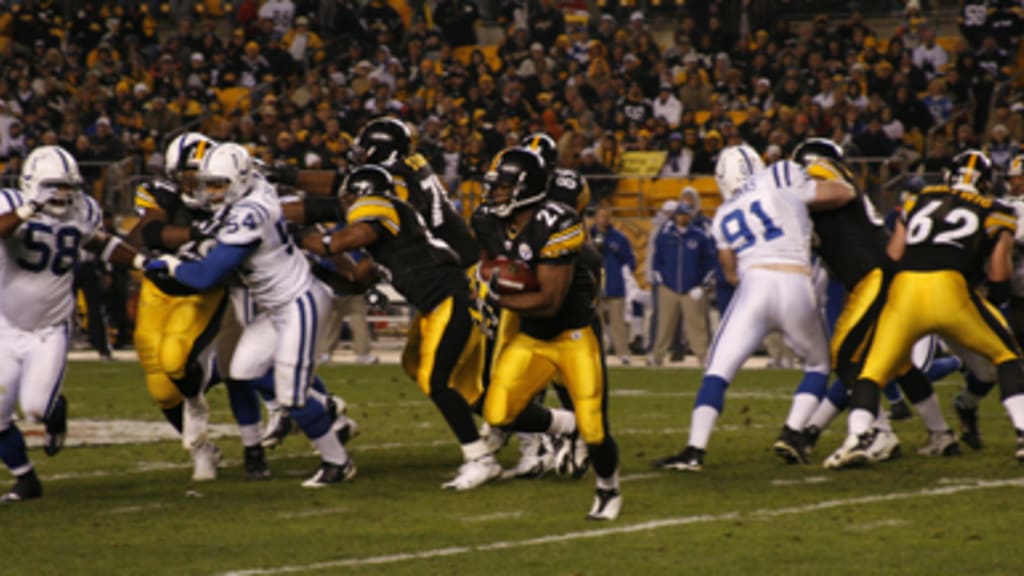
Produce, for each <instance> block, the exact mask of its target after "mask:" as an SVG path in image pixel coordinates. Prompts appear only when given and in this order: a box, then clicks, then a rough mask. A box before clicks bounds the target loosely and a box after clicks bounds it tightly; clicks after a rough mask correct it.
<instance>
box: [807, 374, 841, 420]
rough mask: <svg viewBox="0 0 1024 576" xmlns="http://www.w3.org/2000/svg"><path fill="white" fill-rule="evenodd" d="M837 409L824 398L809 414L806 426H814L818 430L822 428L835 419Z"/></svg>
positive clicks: (830, 401) (837, 412)
mask: <svg viewBox="0 0 1024 576" xmlns="http://www.w3.org/2000/svg"><path fill="white" fill-rule="evenodd" d="M837 382H838V380H837ZM839 411H840V410H839V408H837V407H836V405H835V404H833V403H832V400H830V399H829V398H825V399H823V400H822V401H821V403H820V404H818V408H817V409H816V410H815V411H814V414H811V419H810V420H808V421H807V426H815V427H817V428H818V430H824V429H826V428H828V426H829V424H831V423H832V421H833V420H835V418H836V416H837V415H838V414H839Z"/></svg>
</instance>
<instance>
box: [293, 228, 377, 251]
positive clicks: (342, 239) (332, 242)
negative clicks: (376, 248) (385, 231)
mask: <svg viewBox="0 0 1024 576" xmlns="http://www.w3.org/2000/svg"><path fill="white" fill-rule="evenodd" d="M378 238H380V232H379V231H378V229H377V226H376V225H375V224H374V223H371V222H356V223H353V224H350V225H349V226H347V227H345V228H343V229H341V230H338V231H337V232H334V233H332V234H325V235H322V236H321V235H320V234H316V233H314V234H307V235H306V236H304V237H303V238H302V248H303V249H305V250H309V251H310V252H312V253H313V254H316V255H318V256H329V255H331V254H339V253H342V252H348V251H349V250H356V249H358V248H365V247H366V246H369V245H370V244H373V243H374V242H376V241H377V239H378Z"/></svg>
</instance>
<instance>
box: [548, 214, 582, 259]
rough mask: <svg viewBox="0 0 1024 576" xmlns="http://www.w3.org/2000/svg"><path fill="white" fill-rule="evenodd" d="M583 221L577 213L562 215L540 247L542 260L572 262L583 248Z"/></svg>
mask: <svg viewBox="0 0 1024 576" xmlns="http://www.w3.org/2000/svg"><path fill="white" fill-rule="evenodd" d="M583 241H584V234H583V223H582V222H580V220H579V217H578V216H576V215H575V212H574V213H573V214H572V215H569V214H565V215H562V216H561V217H560V218H559V219H558V220H557V221H556V222H555V225H554V226H553V227H552V230H551V232H550V233H549V234H548V237H547V240H546V241H545V242H544V245H543V246H542V247H541V249H540V258H539V260H540V262H542V263H545V264H565V263H569V262H572V261H573V260H575V259H576V256H577V255H578V254H579V253H580V250H581V249H582V248H583Z"/></svg>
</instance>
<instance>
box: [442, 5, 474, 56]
mask: <svg viewBox="0 0 1024 576" xmlns="http://www.w3.org/2000/svg"><path fill="white" fill-rule="evenodd" d="M479 20H480V9H479V8H478V7H477V5H476V3H475V2H473V0H441V1H440V2H438V4H437V7H436V8H434V22H435V23H436V24H437V26H438V27H440V28H441V35H442V36H443V37H444V39H445V41H446V42H448V44H449V45H450V46H451V47H452V48H458V47H459V46H472V45H474V44H476V43H477V38H476V25H477V22H478V21H479Z"/></svg>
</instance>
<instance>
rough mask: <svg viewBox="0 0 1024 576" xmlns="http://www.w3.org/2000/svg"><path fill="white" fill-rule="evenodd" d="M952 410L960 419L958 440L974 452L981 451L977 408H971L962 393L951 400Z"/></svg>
mask: <svg viewBox="0 0 1024 576" xmlns="http://www.w3.org/2000/svg"><path fill="white" fill-rule="evenodd" d="M953 409H954V410H956V416H957V418H959V419H960V430H961V431H960V440H962V441H963V443H964V444H967V445H968V446H970V447H971V448H973V449H974V450H981V447H982V442H981V428H980V427H979V426H978V406H977V405H975V406H971V405H970V403H969V402H968V401H967V397H966V396H964V394H963V393H960V394H957V395H956V397H955V398H953Z"/></svg>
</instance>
